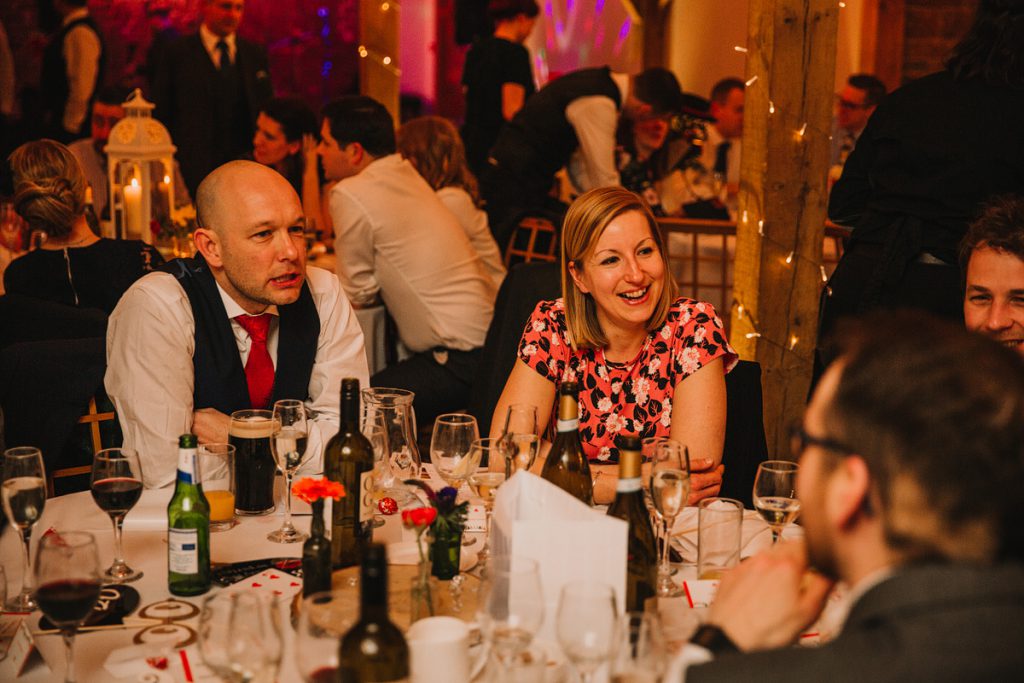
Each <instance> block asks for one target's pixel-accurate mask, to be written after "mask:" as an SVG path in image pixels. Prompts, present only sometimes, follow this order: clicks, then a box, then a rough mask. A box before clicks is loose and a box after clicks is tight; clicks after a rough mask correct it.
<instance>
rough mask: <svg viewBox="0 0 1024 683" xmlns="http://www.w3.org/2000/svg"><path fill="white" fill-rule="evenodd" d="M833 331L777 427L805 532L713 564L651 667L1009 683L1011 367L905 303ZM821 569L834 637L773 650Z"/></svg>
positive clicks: (1015, 507)
mask: <svg viewBox="0 0 1024 683" xmlns="http://www.w3.org/2000/svg"><path fill="white" fill-rule="evenodd" d="M839 338H840V339H842V340H843V344H844V348H843V349H842V352H841V354H840V355H839V358H838V360H836V361H835V362H834V363H833V364H832V365H831V366H830V367H829V368H828V370H826V372H825V374H824V375H823V376H822V379H821V382H820V383H819V384H818V386H817V388H816V390H815V393H814V396H813V398H812V399H811V403H810V405H809V406H808V408H807V412H806V414H805V416H804V420H803V423H802V424H801V425H800V426H799V428H798V429H795V430H794V432H793V433H794V437H793V452H794V455H799V457H800V471H799V472H798V475H797V481H796V493H797V495H798V496H799V499H800V503H801V510H800V514H801V524H802V525H803V528H804V541H805V542H803V543H793V542H782V543H780V544H779V545H777V546H775V547H773V548H771V549H770V550H769V551H767V552H764V553H761V554H759V555H757V556H755V557H753V558H751V559H749V560H747V561H746V562H743V563H742V564H741V565H740V566H739V567H737V568H736V569H735V570H732V571H731V572H729V573H728V574H726V575H725V576H724V577H723V579H722V582H721V584H720V585H719V588H718V593H717V595H716V596H715V601H714V604H713V605H712V607H711V609H710V612H709V614H708V620H707V624H705V625H704V626H702V627H701V628H699V629H698V631H697V633H696V634H695V635H694V638H693V639H692V640H691V643H690V645H688V646H687V647H686V648H685V649H684V652H683V654H682V656H681V657H680V659H679V660H677V662H676V664H677V668H676V670H675V671H673V672H670V675H668V676H666V677H665V679H664V680H666V681H672V682H673V683H679V681H681V680H683V678H682V676H680V674H679V671H678V668H679V667H678V665H686V666H688V668H687V670H686V672H685V680H686V681H687V683H693V682H694V681H718V680H721V681H731V682H735V681H740V682H742V681H751V682H753V681H757V682H758V683H763V682H764V681H785V683H795V682H796V683H799V682H811V681H815V682H817V681H830V683H831V682H834V681H851V682H852V681H858V682H860V681H894V682H895V681H997V680H1019V678H1020V675H1021V671H1022V670H1024V628H1021V623H1022V622H1024V566H1022V562H1021V561H1022V557H1024V552H1022V546H1024V532H1022V526H1021V524H1020V492H1021V491H1024V364H1022V363H1021V359H1020V358H1019V357H1018V356H1017V355H1016V354H1015V353H1014V352H1013V351H1012V350H1010V349H1008V348H1006V347H1004V346H1001V345H999V344H997V343H995V342H994V341H992V340H990V339H987V338H985V337H982V336H981V335H977V334H974V333H971V332H967V331H965V330H963V329H961V328H960V327H959V326H956V325H953V324H951V323H948V322H945V321H941V320H938V319H937V318H933V317H931V316H928V315H927V314H924V313H917V312H915V313H910V312H902V313H899V312H897V313H893V312H889V313H886V314H883V315H880V314H875V315H874V317H871V318H868V319H866V320H864V321H863V322H862V323H861V324H860V326H859V327H857V328H850V329H848V330H844V334H843V335H842V336H841V337H839ZM834 580H839V581H842V582H843V583H844V584H845V586H846V591H847V598H848V600H847V602H848V603H849V604H850V605H851V607H850V610H849V612H848V614H847V616H846V619H845V623H844V624H843V626H842V630H841V631H840V633H839V634H838V635H837V636H836V637H835V639H833V640H832V641H831V642H828V643H827V644H825V645H822V646H821V647H787V646H791V645H793V644H794V643H795V642H796V640H797V639H798V637H799V635H800V633H801V632H802V631H803V630H804V629H806V628H807V627H808V626H809V625H810V624H811V623H812V622H814V620H815V619H816V618H817V617H818V615H819V613H820V612H821V610H822V606H823V603H824V601H825V597H826V595H827V594H828V591H829V588H830V586H831V583H832V581H834ZM741 653H746V654H741ZM709 660H710V661H709Z"/></svg>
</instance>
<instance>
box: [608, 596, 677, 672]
mask: <svg viewBox="0 0 1024 683" xmlns="http://www.w3.org/2000/svg"><path fill="white" fill-rule="evenodd" d="M667 665H668V650H667V648H666V646H665V635H664V633H663V632H662V627H661V618H660V617H659V616H658V613H657V612H626V613H625V614H623V615H622V616H620V617H619V623H618V631H617V632H616V634H615V646H614V648H613V650H612V661H611V680H612V681H613V682H615V683H618V682H620V681H630V682H631V683H634V682H635V683H658V681H660V680H661V676H662V674H663V673H664V672H665V667H666V666H667Z"/></svg>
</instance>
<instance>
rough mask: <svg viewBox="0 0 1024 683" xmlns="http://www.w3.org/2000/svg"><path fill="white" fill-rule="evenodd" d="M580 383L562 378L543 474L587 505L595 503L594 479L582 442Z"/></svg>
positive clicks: (541, 474)
mask: <svg viewBox="0 0 1024 683" xmlns="http://www.w3.org/2000/svg"><path fill="white" fill-rule="evenodd" d="M577 386H578V385H577V384H576V382H562V384H561V386H560V387H558V423H557V425H556V429H557V433H556V435H555V441H554V443H552V444H551V450H550V451H549V452H548V457H547V459H546V460H545V461H544V468H543V469H542V470H541V473H540V476H542V477H544V478H545V479H547V480H548V481H550V482H551V483H552V484H554V485H555V486H557V487H559V488H560V489H562V490H563V491H566V492H567V493H570V494H572V495H574V496H576V497H577V498H579V499H580V500H581V501H583V502H584V503H586V504H587V505H593V504H594V483H593V481H591V479H590V463H589V462H588V461H587V456H586V455H585V454H584V453H583V444H581V443H580V433H579V425H580V412H579V411H580V408H579V398H578V396H579V390H578V388H577Z"/></svg>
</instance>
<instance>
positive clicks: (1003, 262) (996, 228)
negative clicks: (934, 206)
mask: <svg viewBox="0 0 1024 683" xmlns="http://www.w3.org/2000/svg"><path fill="white" fill-rule="evenodd" d="M960 263H961V267H962V268H963V270H964V322H965V323H966V324H967V328H968V329H970V330H974V331H975V332H981V333H982V334H987V335H988V336H990V337H992V338H993V339H995V340H996V341H998V342H999V343H1000V344H1003V345H1004V346H1007V347H1008V348H1011V349H1013V350H1014V351H1016V352H1017V353H1019V354H1021V355H1024V197H1019V196H1014V195H1005V196H1002V197H997V198H995V199H993V200H991V201H990V202H989V203H988V204H986V205H985V207H984V209H983V210H982V212H981V215H980V216H979V217H978V219H977V220H976V221H974V222H973V223H972V224H971V226H970V228H969V229H968V230H967V234H966V235H965V236H964V240H963V242H962V243H961V246H960Z"/></svg>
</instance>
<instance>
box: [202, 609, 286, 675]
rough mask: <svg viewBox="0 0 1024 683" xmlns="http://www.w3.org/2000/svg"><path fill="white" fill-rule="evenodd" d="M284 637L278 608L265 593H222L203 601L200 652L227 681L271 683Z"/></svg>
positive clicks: (279, 660) (209, 664)
mask: <svg viewBox="0 0 1024 683" xmlns="http://www.w3.org/2000/svg"><path fill="white" fill-rule="evenodd" d="M283 642H284V641H283V638H282V634H281V624H280V619H279V615H278V608H277V605H276V604H275V603H274V601H273V599H272V598H271V596H269V595H267V594H266V593H257V592H256V591H250V590H239V591H234V592H221V593H217V594H215V595H212V596H210V597H207V598H206V599H205V600H204V601H203V608H202V611H201V612H200V614H199V652H200V654H201V655H202V657H203V661H204V662H205V663H206V665H207V666H208V667H210V668H211V669H213V671H214V673H216V674H217V675H219V676H221V677H222V678H224V679H226V680H228V681H239V682H240V683H273V682H274V681H275V680H276V678H277V670H278V667H279V666H280V664H281V653H282V651H283Z"/></svg>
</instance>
